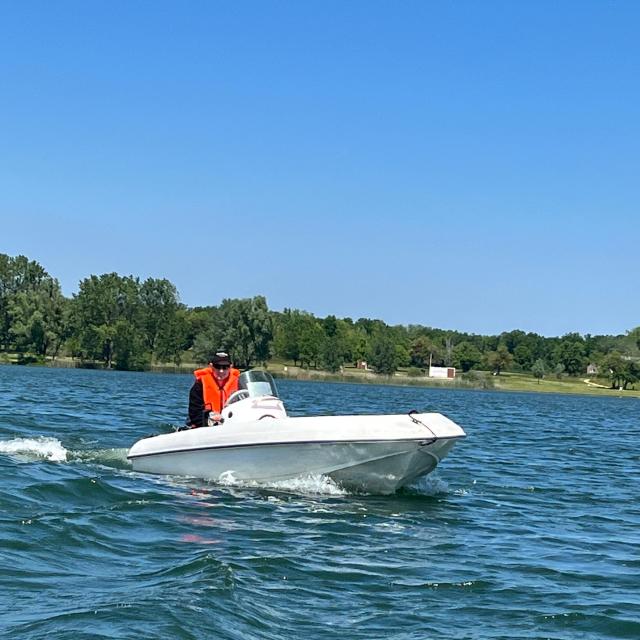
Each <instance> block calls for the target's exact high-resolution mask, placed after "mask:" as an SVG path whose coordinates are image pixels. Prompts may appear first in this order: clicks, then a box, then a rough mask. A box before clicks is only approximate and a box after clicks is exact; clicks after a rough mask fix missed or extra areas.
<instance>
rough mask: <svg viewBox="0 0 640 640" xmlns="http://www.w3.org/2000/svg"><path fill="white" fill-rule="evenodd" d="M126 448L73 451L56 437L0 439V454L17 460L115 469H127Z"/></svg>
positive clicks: (128, 465) (129, 465)
mask: <svg viewBox="0 0 640 640" xmlns="http://www.w3.org/2000/svg"><path fill="white" fill-rule="evenodd" d="M127 451H128V449H117V448H116V449H88V450H85V451H82V450H80V451H73V450H69V449H66V448H65V447H64V445H63V444H62V443H61V442H60V440H58V439H57V438H50V437H46V436H38V437H37V438H14V439H12V440H0V454H6V455H8V456H9V457H11V458H13V459H14V460H17V461H19V462H23V463H24V462H39V461H43V460H45V461H47V462H57V463H73V462H85V463H86V462H88V463H93V464H99V465H103V466H107V467H113V468H116V469H129V468H130V467H131V464H130V463H129V461H128V460H127Z"/></svg>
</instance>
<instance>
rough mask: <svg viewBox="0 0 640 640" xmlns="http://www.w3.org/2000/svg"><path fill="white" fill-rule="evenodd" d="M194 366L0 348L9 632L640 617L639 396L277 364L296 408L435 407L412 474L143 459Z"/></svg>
mask: <svg viewBox="0 0 640 640" xmlns="http://www.w3.org/2000/svg"><path fill="white" fill-rule="evenodd" d="M190 384H191V379H190V377H189V376H184V375H175V376H173V375H158V374H155V375H154V374H143V373H115V372H100V371H81V370H66V369H59V370H56V369H37V368H29V369H26V368H19V367H8V366H0V637H3V638H16V639H20V640H23V639H24V640H28V639H36V638H37V639H41V638H47V637H52V638H56V639H73V640H81V639H85V638H86V639H89V638H90V639H97V638H109V639H117V638H132V639H133V638H136V639H138V638H171V639H172V640H173V639H189V640H191V639H200V638H203V639H204V638H207V639H209V638H229V639H243V640H244V639H253V638H256V639H258V638H260V639H263V638H264V639H278V640H280V639H282V640H284V639H287V640H289V639H297V638H308V639H313V640H315V639H323V638H335V637H340V638H343V639H352V638H353V639H356V638H358V639H367V640H370V639H372V638H392V639H397V640H400V639H402V640H406V639H423V638H461V639H462V638H483V639H484V638H504V639H507V638H509V639H511V638H557V639H567V638H581V639H582V638H587V639H589V638H633V639H637V638H640V506H639V504H640V503H639V502H638V496H639V494H640V453H639V451H640V449H639V448H638V443H637V437H638V435H639V433H640V424H639V423H640V420H639V415H640V402H639V401H638V400H637V399H624V398H622V399H618V398H601V399H600V398H593V397H577V396H556V395H538V394H507V393H491V392H474V391H448V390H441V389H417V388H399V387H377V386H357V385H334V384H328V383H327V384H322V383H310V382H307V383H304V382H294V381H281V382H280V383H279V387H280V391H281V395H282V396H283V398H284V400H285V403H286V404H287V406H288V407H289V409H290V412H291V413H292V414H294V415H308V414H313V413H321V414H327V413H345V412H346V413H358V412H369V413H378V412H381V413H389V412H404V411H407V410H409V409H419V410H438V411H441V412H443V413H445V414H447V415H448V416H449V417H451V418H452V419H454V420H455V421H457V422H458V423H460V424H461V425H462V426H463V427H464V428H465V430H466V431H467V434H468V438H467V439H466V440H465V441H464V442H462V443H459V444H458V445H456V447H455V448H454V450H453V451H452V453H451V454H450V456H449V457H448V458H447V459H446V460H445V461H444V462H443V464H442V465H441V466H440V467H439V469H438V470H437V471H436V473H435V474H433V475H431V476H429V477H428V478H427V479H425V480H423V481H421V482H420V483H419V484H418V485H416V486H414V487H412V488H410V489H409V490H406V491H404V492H403V493H401V494H398V495H395V496H387V497H376V496H362V495H350V494H349V493H346V492H344V491H342V490H341V489H340V487H337V486H335V485H332V484H331V483H327V482H325V481H323V479H322V478H309V479H305V480H301V481H296V482H290V483H286V484H284V485H281V486H278V487H242V486H236V485H233V484H231V485H226V486H220V485H215V484H212V483H206V482H202V481H194V480H187V479H181V478H164V477H155V476H148V475H144V474H136V473H133V472H132V471H131V468H130V466H129V465H128V463H127V461H126V451H127V448H128V447H129V446H130V445H131V444H132V443H133V442H134V441H135V440H136V439H138V438H139V437H141V436H143V435H147V434H149V433H151V432H154V431H162V430H167V429H169V428H170V427H169V423H171V422H175V423H176V424H179V423H180V422H182V419H183V417H184V415H185V410H186V400H187V393H188V389H189V386H190Z"/></svg>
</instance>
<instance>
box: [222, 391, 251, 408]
mask: <svg viewBox="0 0 640 640" xmlns="http://www.w3.org/2000/svg"><path fill="white" fill-rule="evenodd" d="M248 397H249V391H248V390H247V389H238V390H237V391H234V392H233V393H232V394H231V395H230V396H229V397H228V398H227V401H226V402H225V403H224V406H225V407H226V406H228V405H230V404H233V403H234V402H239V401H240V400H244V399H245V398H248Z"/></svg>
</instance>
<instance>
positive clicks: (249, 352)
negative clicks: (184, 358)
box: [194, 296, 273, 369]
mask: <svg viewBox="0 0 640 640" xmlns="http://www.w3.org/2000/svg"><path fill="white" fill-rule="evenodd" d="M272 339H273V326H272V319H271V315H270V313H269V309H268V308H267V301H266V299H265V298H264V296H255V297H254V298H245V299H230V298H227V299H225V300H223V301H222V304H221V305H220V307H219V308H218V309H217V311H216V312H215V313H212V314H211V324H210V326H209V327H208V328H207V329H205V330H204V331H203V332H201V333H200V334H198V336H196V340H195V342H194V353H195V354H196V356H197V358H198V360H199V361H200V362H207V361H208V358H209V356H210V354H212V353H214V352H215V351H216V350H217V349H221V348H222V349H226V350H227V351H229V352H230V353H231V356H232V357H233V360H234V363H235V364H236V365H237V366H238V367H240V368H243V369H244V368H248V367H249V366H251V364H252V363H254V362H266V361H267V360H268V359H269V356H270V345H271V341H272Z"/></svg>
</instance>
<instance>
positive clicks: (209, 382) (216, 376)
mask: <svg viewBox="0 0 640 640" xmlns="http://www.w3.org/2000/svg"><path fill="white" fill-rule="evenodd" d="M193 374H194V375H195V377H196V379H195V382H194V383H193V386H192V387H191V391H189V418H188V425H189V426H190V427H191V428H194V427H203V426H205V425H207V424H208V419H209V418H211V420H212V421H213V422H220V421H221V416H220V412H221V411H222V407H224V403H225V402H226V401H227V399H228V398H229V396H230V395H231V394H232V393H233V392H234V391H237V390H238V376H239V375H240V371H238V369H234V368H233V367H232V366H231V358H230V357H229V354H228V353H226V352H225V351H217V352H216V353H215V354H214V355H213V356H211V358H210V360H209V366H208V367H204V368H203V369H196V371H194V372H193Z"/></svg>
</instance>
